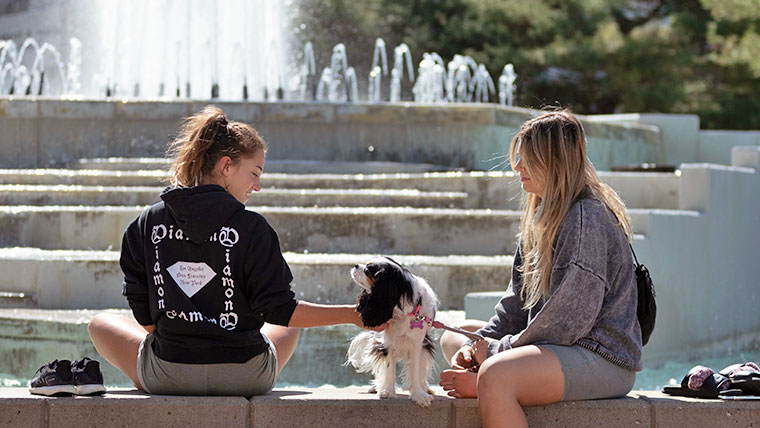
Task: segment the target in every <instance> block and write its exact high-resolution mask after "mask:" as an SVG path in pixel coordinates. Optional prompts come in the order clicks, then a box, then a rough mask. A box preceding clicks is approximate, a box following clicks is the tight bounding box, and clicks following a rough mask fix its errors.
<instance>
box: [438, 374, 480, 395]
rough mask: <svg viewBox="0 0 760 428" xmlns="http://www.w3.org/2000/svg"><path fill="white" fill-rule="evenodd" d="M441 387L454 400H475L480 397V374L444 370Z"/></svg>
mask: <svg viewBox="0 0 760 428" xmlns="http://www.w3.org/2000/svg"><path fill="white" fill-rule="evenodd" d="M440 385H441V386H442V387H443V390H444V391H446V392H447V393H448V394H449V396H451V397H454V398H475V397H477V396H478V374H477V373H475V372H471V371H469V370H455V369H451V370H444V371H443V372H441V382H440Z"/></svg>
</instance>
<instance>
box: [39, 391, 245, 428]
mask: <svg viewBox="0 0 760 428" xmlns="http://www.w3.org/2000/svg"><path fill="white" fill-rule="evenodd" d="M47 405H48V424H47V427H48V428H69V427H70V428H79V427H83V426H90V427H100V428H111V427H113V428H115V427H138V426H157V427H176V428H185V427H191V426H196V427H201V426H203V427H211V426H218V427H225V428H235V427H239V428H245V427H247V426H249V425H248V424H247V417H248V400H246V399H245V398H243V397H178V396H159V395H147V394H142V393H139V392H137V391H135V390H122V391H118V390H117V391H113V392H109V393H107V394H106V395H105V396H103V397H76V398H53V399H48V400H47Z"/></svg>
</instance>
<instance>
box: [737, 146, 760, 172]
mask: <svg viewBox="0 0 760 428" xmlns="http://www.w3.org/2000/svg"><path fill="white" fill-rule="evenodd" d="M731 165H733V166H740V167H745V168H754V169H755V170H756V171H760V146H757V147H756V146H737V147H734V148H732V149H731Z"/></svg>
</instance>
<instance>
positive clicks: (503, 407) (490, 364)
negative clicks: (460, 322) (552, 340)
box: [477, 345, 565, 428]
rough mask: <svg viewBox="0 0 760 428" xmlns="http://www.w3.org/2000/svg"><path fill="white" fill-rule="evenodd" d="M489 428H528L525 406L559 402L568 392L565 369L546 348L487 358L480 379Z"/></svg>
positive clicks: (484, 421) (483, 414)
mask: <svg viewBox="0 0 760 428" xmlns="http://www.w3.org/2000/svg"><path fill="white" fill-rule="evenodd" d="M477 388H478V406H479V408H480V420H481V422H482V424H483V426H484V427H485V428H493V427H527V426H528V421H527V419H526V418H525V413H524V412H523V410H522V406H532V405H539V404H549V403H556V402H558V401H560V400H561V399H562V396H563V395H564V391H565V377H564V375H563V374H562V366H561V365H560V362H559V359H558V358H557V356H556V355H554V353H553V352H551V351H550V350H549V349H547V348H545V347H543V346H533V345H528V346H521V347H519V348H514V349H510V350H507V351H504V352H500V353H498V354H496V355H493V356H492V357H490V358H488V359H486V361H484V362H483V364H482V365H481V367H480V371H479V372H478V376H477Z"/></svg>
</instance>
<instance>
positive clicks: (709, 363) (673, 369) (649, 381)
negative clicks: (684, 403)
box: [633, 349, 760, 390]
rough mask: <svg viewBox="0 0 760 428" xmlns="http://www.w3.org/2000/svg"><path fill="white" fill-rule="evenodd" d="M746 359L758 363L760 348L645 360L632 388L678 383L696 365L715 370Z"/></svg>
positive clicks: (652, 388) (646, 388) (660, 387)
mask: <svg viewBox="0 0 760 428" xmlns="http://www.w3.org/2000/svg"><path fill="white" fill-rule="evenodd" d="M747 361H753V362H755V363H760V349H752V350H748V351H744V352H737V353H735V354H732V355H728V356H722V357H709V358H692V359H686V360H685V361H667V362H665V363H650V364H647V363H646V362H645V363H644V370H643V371H641V372H639V373H638V374H637V376H636V383H635V384H634V386H633V389H642V390H660V389H662V387H663V386H665V385H669V384H680V383H681V380H682V379H683V377H684V375H685V374H686V373H688V372H689V370H690V369H691V368H692V367H694V366H696V365H701V366H705V367H710V368H711V369H713V370H715V371H716V372H717V371H720V370H722V369H724V368H725V367H728V366H730V365H731V364H735V363H745V362H747Z"/></svg>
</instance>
